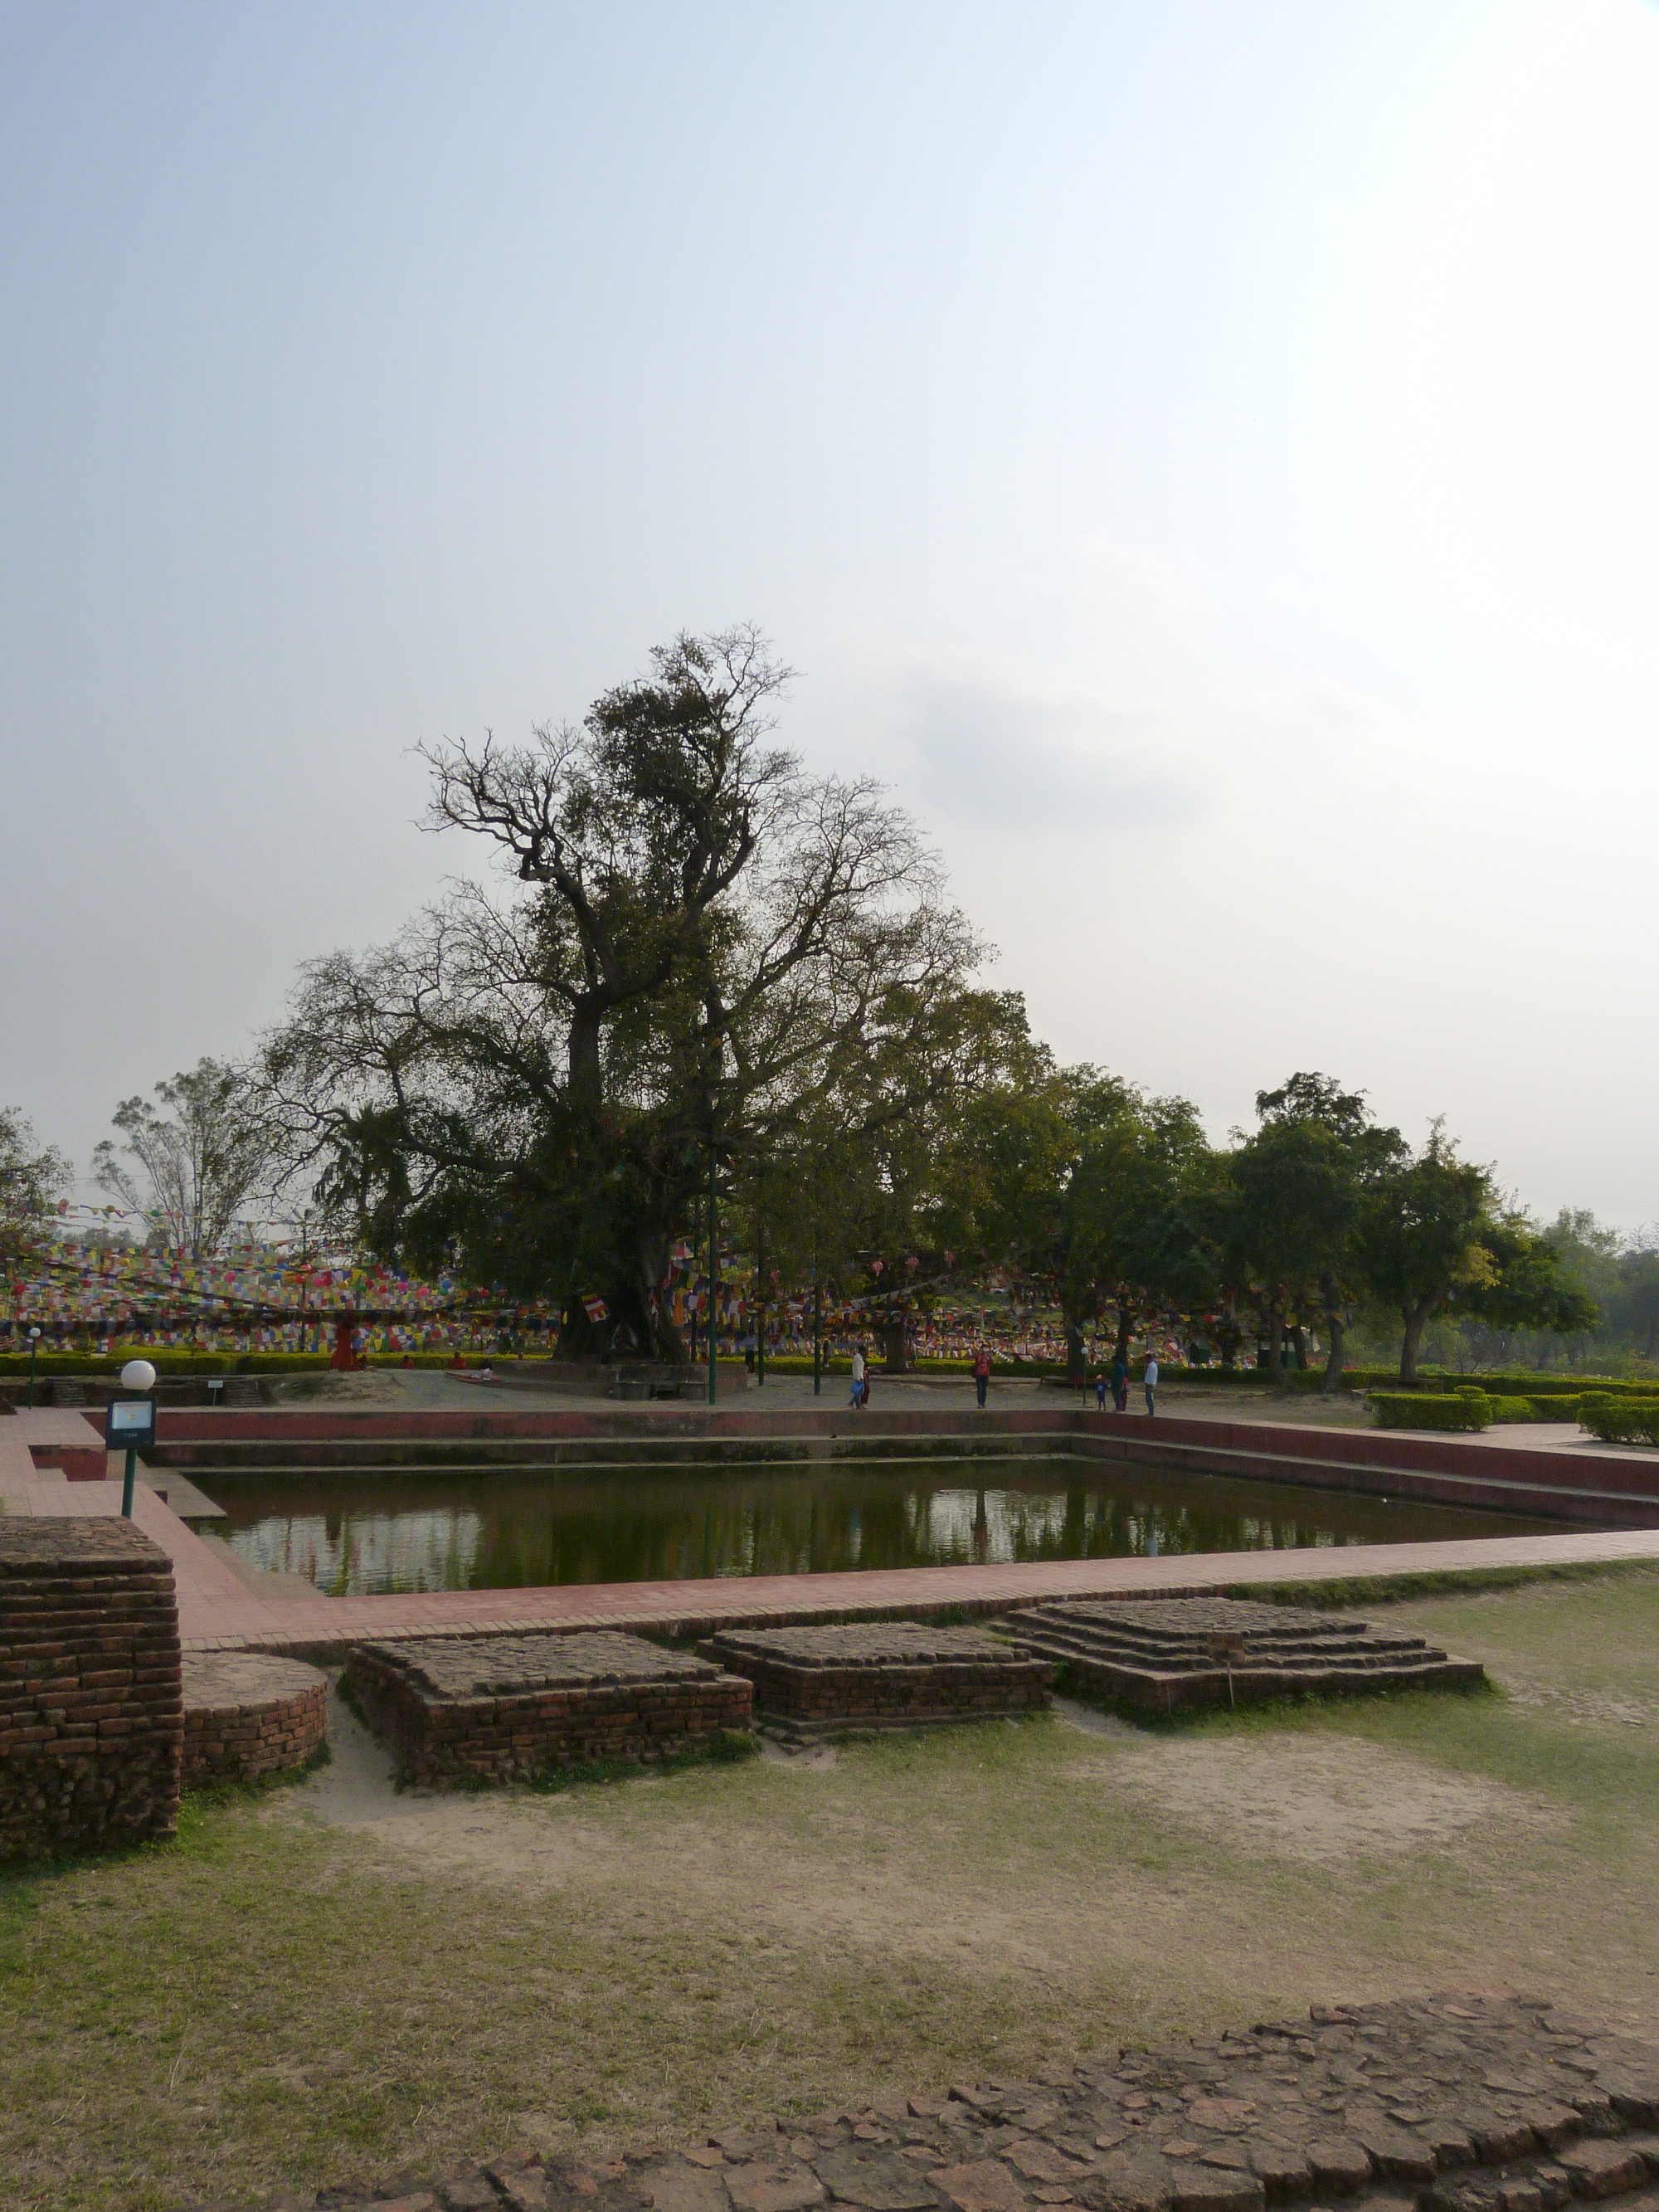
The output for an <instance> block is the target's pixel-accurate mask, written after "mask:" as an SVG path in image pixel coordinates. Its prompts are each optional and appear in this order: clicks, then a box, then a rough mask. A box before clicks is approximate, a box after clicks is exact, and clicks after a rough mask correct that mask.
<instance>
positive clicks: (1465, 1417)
mask: <svg viewBox="0 0 1659 2212" xmlns="http://www.w3.org/2000/svg"><path fill="white" fill-rule="evenodd" d="M1371 1403H1372V1405H1373V1406H1374V1407H1376V1425H1377V1426H1378V1428H1380V1429H1462V1430H1471V1429H1484V1428H1487V1427H1489V1426H1490V1425H1491V1424H1492V1419H1493V1411H1492V1400H1491V1399H1490V1398H1488V1397H1487V1395H1486V1392H1485V1391H1484V1390H1459V1391H1457V1392H1455V1394H1454V1393H1451V1392H1441V1391H1434V1392H1432V1393H1427V1392H1424V1391H1419V1390H1399V1391H1393V1390H1374V1391H1373V1392H1372V1393H1371Z"/></svg>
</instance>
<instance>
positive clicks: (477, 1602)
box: [0, 1431, 1659, 1657]
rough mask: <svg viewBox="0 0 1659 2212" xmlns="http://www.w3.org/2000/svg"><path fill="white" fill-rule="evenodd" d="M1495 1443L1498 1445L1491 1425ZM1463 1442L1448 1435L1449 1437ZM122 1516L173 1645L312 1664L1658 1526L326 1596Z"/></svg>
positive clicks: (17, 1504)
mask: <svg viewBox="0 0 1659 2212" xmlns="http://www.w3.org/2000/svg"><path fill="white" fill-rule="evenodd" d="M1510 1434H1511V1436H1512V1434H1513V1432H1510ZM1534 1434H1535V1432H1534ZM1498 1440H1507V1439H1504V1432H1503V1431H1499V1432H1498V1439H1494V1441H1498ZM1472 1441H1474V1439H1470V1438H1459V1439H1457V1442H1459V1443H1469V1442H1472ZM1532 1442H1533V1434H1528V1444H1530V1443H1532ZM21 1459H22V1455H21V1452H18V1451H13V1452H11V1453H9V1454H0V1507H3V1510H5V1511H7V1512H9V1513H30V1514H70V1515H76V1514H87V1513H91V1514H104V1513H118V1512H119V1511H120V1510H121V1486H120V1484H119V1482H118V1481H104V1482H70V1481H67V1480H64V1477H63V1476H62V1475H61V1474H58V1473H56V1472H55V1471H53V1470H52V1469H50V1468H43V1469H38V1470H37V1469H35V1468H28V1469H27V1470H25V1469H24V1468H23V1466H22V1464H21ZM112 1472H113V1465H112ZM163 1480H165V1478H163ZM133 1517H134V1519H135V1521H136V1522H137V1525H138V1526H139V1527H140V1528H142V1529H143V1531H144V1533H145V1534H147V1535H149V1536H152V1537H154V1538H155V1541H156V1542H158V1543H159V1544H161V1546H162V1547H163V1548H164V1549H165V1550H166V1551H167V1553H168V1554H169V1555H170V1556H171V1558H172V1559H173V1572H174V1576H175V1579H176V1582H177V1585H178V1590H179V1628H180V1631H181V1632H182V1635H183V1638H184V1640H185V1647H186V1649H189V1650H275V1651H283V1650H286V1651H295V1652H300V1653H309V1654H311V1655H313V1656H318V1657H341V1656H343V1654H344V1651H345V1650H346V1648H347V1646H348V1645H349V1644H354V1643H360V1642H362V1641H363V1640H365V1639H367V1638H387V1637H404V1636H422V1635H425V1636H431V1635H445V1634H448V1635H461V1636H477V1635H483V1634H490V1633H496V1632H507V1631H519V1632H522V1631H524V1630H526V1629H530V1630H535V1629H541V1630H550V1629H567V1628H590V1627H613V1628H614V1627H632V1628H645V1629H657V1630H673V1631H678V1632H681V1633H706V1632H712V1631H713V1630H714V1629H715V1628H716V1627H732V1626H782V1625H785V1624H787V1623H790V1622H794V1621H803V1620H814V1619H823V1618H826V1617H829V1618H836V1617H846V1616H848V1615H849V1614H859V1613H862V1614H866V1615H879V1614H886V1615H889V1616H891V1615H896V1614H902V1613H914V1612H915V1611H917V1610H921V1609H926V1608H943V1607H957V1606H960V1607H965V1608H967V1609H968V1610H969V1611H971V1612H974V1613H996V1612H1000V1611H1005V1610H1007V1609H1009V1608H1011V1607H1014V1606H1017V1605H1022V1604H1028V1603H1030V1602H1031V1601H1034V1600H1036V1599H1042V1598H1055V1597H1098V1596H1109V1595H1135V1594H1139V1595H1151V1594H1152V1593H1154V1592H1160V1593H1164V1594H1170V1593H1174V1592H1185V1591H1198V1590H1205V1589H1218V1588H1222V1587H1225V1586H1227V1585H1230V1584H1250V1583H1297V1582H1304V1583H1319V1582H1329V1581H1334V1580H1341V1579H1346V1578H1347V1577H1352V1576H1394V1575H1407V1574H1422V1573H1433V1572H1444V1571H1471V1570H1473V1571H1487V1572H1490V1571H1492V1570H1493V1569H1497V1568H1504V1567H1514V1566H1545V1565H1577V1564H1585V1563H1590V1562H1595V1561H1601V1560H1609V1561H1611V1560H1626V1559H1630V1560H1638V1559H1653V1560H1659V1528H1636V1529H1612V1530H1600V1529H1583V1530H1574V1531H1568V1532H1564V1533H1563V1534H1559V1535H1547V1536H1498V1537H1486V1538H1462V1539H1455V1540H1452V1541H1447V1542H1442V1543H1417V1544H1359V1545H1345V1546H1331V1547H1318V1548H1312V1549H1304V1550H1293V1551H1284V1552H1279V1551H1266V1552H1221V1553H1188V1554H1186V1555H1184V1556H1176V1557H1173V1558H1160V1559H1054V1560H1041V1561H1033V1562H1024V1563H1016V1564H1008V1565H985V1566H963V1567H908V1568H896V1569H882V1570H874V1571H869V1572H866V1573H856V1572H852V1573H837V1574H820V1575H766V1576H753V1577H719V1578H715V1579H712V1580H708V1581H684V1582H668V1583H571V1584H565V1585H562V1586H559V1587H556V1588H550V1589H518V1590H438V1591H431V1592H426V1593H419V1594H411V1595H392V1594H388V1595H378V1596H367V1597H347V1598H332V1597H327V1596H325V1595H323V1594H322V1593H321V1592H320V1591H318V1590H313V1589H297V1588H296V1587H295V1580H294V1578H293V1577H286V1576H285V1577H282V1578H281V1580H280V1585H278V1583H277V1580H276V1577H269V1578H259V1577H252V1578H250V1577H247V1576H246V1575H245V1574H243V1573H240V1572H239V1571H238V1570H237V1568H236V1567H235V1566H234V1565H232V1563H231V1561H230V1560H229V1559H228V1557H227V1556H226V1553H225V1552H224V1550H223V1548H222V1547H216V1546H212V1545H209V1544H205V1543H204V1542H203V1541H202V1540H201V1538H200V1537H199V1536H197V1534H195V1533H194V1532H193V1531H192V1530H191V1529H190V1528H186V1527H185V1523H184V1522H182V1521H181V1520H180V1519H179V1516H177V1515H176V1514H175V1513H173V1511H172V1510H170V1509H169V1508H168V1507H167V1505H166V1504H164V1503H163V1502H162V1500H161V1498H158V1497H157V1496H156V1495H155V1492H154V1490H152V1489H151V1488H150V1487H149V1485H148V1484H146V1483H143V1482H141V1483H140V1484H139V1486H138V1489H137V1494H136V1498H135V1505H134V1514H133ZM262 1583H264V1584H268V1585H269V1586H268V1587H265V1586H262Z"/></svg>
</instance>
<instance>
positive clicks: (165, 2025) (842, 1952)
mask: <svg viewBox="0 0 1659 2212" xmlns="http://www.w3.org/2000/svg"><path fill="white" fill-rule="evenodd" d="M1390 1618H1391V1619H1393V1620H1400V1621H1401V1622H1402V1623H1404V1622H1409V1623H1411V1624H1413V1625H1414V1626H1417V1627H1419V1628H1420V1629H1422V1630H1424V1631H1426V1632H1429V1633H1431V1634H1432V1635H1433V1636H1434V1637H1435V1638H1437V1640H1439V1641H1440V1642H1442V1643H1444V1644H1448V1645H1449V1646H1450V1647H1451V1648H1452V1649H1454V1650H1461V1651H1463V1652H1467V1653H1472V1654H1474V1656H1478V1657H1480V1658H1482V1659H1484V1660H1485V1661H1486V1663H1487V1665H1488V1667H1489V1668H1490V1669H1491V1671H1492V1674H1493V1676H1494V1677H1495V1679H1496V1680H1497V1682H1498V1690H1497V1691H1496V1692H1494V1693H1492V1694H1475V1695H1442V1696H1436V1695H1433V1694H1430V1693H1417V1694H1413V1695H1410V1696H1407V1697H1400V1698H1395V1699H1377V1700H1353V1701H1350V1702H1346V1703H1334V1704H1330V1705H1323V1706H1317V1707H1314V1706H1308V1707H1297V1708H1294V1709H1290V1710H1286V1711H1275V1712H1273V1713H1271V1714H1255V1715H1248V1716H1240V1717H1237V1719H1234V1718H1230V1717H1225V1716H1221V1717H1214V1718H1212V1719H1209V1720H1206V1721H1204V1722H1201V1723H1191V1724H1186V1725H1182V1726H1181V1727H1178V1728H1172V1729H1160V1730H1157V1731H1142V1730H1133V1729H1128V1728H1127V1727H1125V1726H1124V1725H1123V1724H1121V1723H1110V1722H1107V1723H1096V1725H1094V1726H1093V1727H1092V1728H1089V1729H1084V1728H1079V1727H1077V1726H1073V1725H1072V1724H1070V1723H1068V1722H1067V1721H1066V1720H1065V1719H1062V1718H1049V1719H1042V1720H1036V1721H1031V1722H1028V1723H1023V1724H1019V1725H1013V1724H1010V1723H995V1724H992V1725H988V1726H985V1727H980V1728H975V1729H963V1730H960V1731H944V1732H940V1733H939V1734H937V1735H931V1736H924V1737H908V1738H902V1739H896V1740H893V1741H887V1742H883V1743H876V1744H872V1745H860V1746H855V1747H850V1748H844V1749H842V1751H841V1752H840V1753H838V1754H837V1756H836V1759H835V1761H834V1763H833V1765H808V1764H805V1763H802V1764H794V1765H782V1764H778V1763H775V1762H772V1761H759V1760H757V1761H751V1762H750V1763H748V1764H747V1765H739V1766H720V1767H702V1768H696V1769H692V1770H689V1771H684V1772H682V1773H680V1774H678V1775H675V1776H673V1777H672V1778H668V1779H665V1780H645V1781H636V1782H627V1783H622V1784H611V1785H608V1786H603V1787H584V1788H579V1789H575V1790H570V1791H568V1792H565V1793H562V1794H561V1795H559V1796H532V1795H528V1794H521V1793H513V1794H512V1795H492V1796H457V1797H447V1798H417V1797H415V1796H405V1797H397V1796H393V1795H392V1793H391V1792H390V1790H387V1789H386V1788H385V1787H384V1786H383V1785H382V1784H380V1782H379V1780H378V1779H377V1778H376V1772H375V1770H374V1765H373V1762H372V1759H370V1757H369V1755H368V1753H367V1752H366V1751H365V1749H364V1747H362V1743H361V1742H360V1741H354V1740H353V1738H352V1731H351V1724H350V1723H349V1722H347V1721H345V1720H344V1718H343V1717H341V1719H340V1729H341V1737H342V1741H341V1748H340V1757H339V1758H338V1759H337V1761H336V1763H335V1765H333V1766H331V1767H330V1768H327V1769H325V1770H323V1771H322V1772H320V1773H319V1774H318V1775H317V1776H315V1777H313V1778H312V1779H311V1780H310V1781H308V1782H307V1783H306V1784H302V1785H299V1786H296V1787H294V1788H291V1789H288V1790H279V1791H273V1792H270V1793H267V1794H266V1795H264V1796H248V1797H244V1798H240V1799H237V1800H234V1801H233V1802H202V1801H187V1804H186V1811H185V1819H184V1821H183V1824H182V1827H181V1832H180V1836H179V1841H178V1843H177V1844H175V1845H169V1846H166V1847H157V1848H155V1849H151V1850H146V1851H143V1852H140V1853H137V1854H135V1855H133V1856H131V1857H126V1858H123V1859H119V1860H109V1861H103V1862H98V1863H83V1864H79V1865H76V1866H73V1867H69V1868H64V1869H54V1870H51V1871H48V1872H44V1873H37V1874H30V1875H21V1876H17V1875H14V1876H12V1877H10V1878H9V1879H8V1880H6V1881H4V1883H3V1885H0V2074H3V2080H4V2095H3V2098H0V2174H3V2175H4V2177H5V2178H6V2180H7V2184H8V2188H7V2192H6V2194H5V2199H4V2201H5V2203H7V2205H8V2206H29V2207H41V2208H45V2207H48V2206H50V2207H51V2208H52V2212H60V2208H70V2207H82V2206H84V2207H88V2208H90V2207H93V2206H97V2207H100V2208H102V2207H121V2208H127V2207H133V2208H137V2207H158V2208H169V2207H172V2206H174V2205H177V2204H180V2203H188V2202H190V2201H191V2200H192V2199H193V2198H198V2197H199V2198H202V2199H206V2200H210V2201H215V2202H217V2201H224V2202H228V2203H243V2202H247V2203H257V2202H259V2201H261V2200H262V2198H263V2197H264V2195H265V2194H266V2193H267V2192H269V2191H273V2190H276V2189H279V2188H282V2187H283V2186H289V2187H294V2188H301V2187H303V2188H305V2189H307V2190H309V2189H315V2188H318V2187H320V2186H322V2185H325V2184H329V2183H343V2182H353V2181H356V2182H364V2183H366V2182H368V2181H369V2180H372V2179H380V2178H382V2177H384V2176H386V2175H387V2174H389V2173H391V2172H394V2171H397V2170H399V2169H403V2168H416V2169H420V2170H423V2171H433V2170H436V2171H443V2170H446V2169H451V2168H454V2167H458V2166H462V2165H465V2163H467V2162H468V2161H469V2160H478V2159H481V2158H483V2157H485V2156H488V2155H489V2154H493V2153H495V2152H496V2151H499V2150H501V2149H502V2148H506V2147H507V2146H509V2145H514V2144H523V2143H529V2144H532V2145H535V2146H538V2147H544V2148H549V2149H555V2148H557V2149H565V2148H573V2147H577V2148H593V2149H596V2150H598V2149H601V2148H606V2147H610V2146H613V2145H615V2144H617V2143H621V2142H626V2143H629V2144H635V2143H639V2142H647V2141H651V2140H659V2141H665V2142H684V2141H688V2140H692V2139H694V2138H695V2136H696V2135H697V2134H698V2133H700V2132H702V2131H704V2130H707V2129H708V2128H709V2127H710V2126H720V2125H724V2124H730V2123H732V2122H741V2121H743V2120H745V2119H747V2118H751V2117H758V2116H762V2115H766V2114H771V2113H783V2112H811V2111H816V2110H818V2109H821V2108H822V2107H823V2106H826V2105H836V2104H846V2103H850V2102H853V2101H855V2100H865V2099H867V2098H868V2097H869V2096H871V2095H872V2094H874V2093H878V2092H879V2091H881V2090H883V2089H884V2088H891V2087H905V2088H908V2089H911V2090H921V2089H926V2088H938V2087H940V2086H942V2085H944V2084H945V2083H947V2082H949V2081H951V2080H952V2079H956V2078H960V2077H961V2076H962V2075H976V2074H981V2073H987V2072H988V2073H993V2074H996V2073H1008V2074H1012V2073H1021V2072H1025V2071H1028V2070H1031V2069H1038V2068H1040V2067H1041V2066H1042V2064H1043V2063H1045V2061H1046V2060H1047V2059H1048V2058H1049V2057H1062V2056H1064V2057H1068V2058H1069V2057H1070V2056H1071V2054H1073V2053H1074V2052H1075V2051H1079V2049H1083V2048H1087V2047H1091V2046H1094V2045H1103V2044H1108V2045H1109V2044H1115V2043H1116V2042H1118V2041H1121V2040H1132V2039H1147V2038H1152V2037H1156V2036H1159V2035H1163V2034H1165V2033H1170V2032H1172V2031H1174V2032H1179V2031H1181V2030H1183V2029H1186V2028H1192V2029H1194V2030H1196V2029H1197V2028H1199V2027H1214V2026H1218V2025H1220V2024H1224V2023H1225V2022H1228V2021H1245V2022H1248V2021H1253V2020H1258V2019H1264V2018H1267V2017H1270V2016H1272V2015H1275V2014H1278V2013H1281V2012H1283V2011H1285V2010H1287V2009H1291V2008H1298V2007H1304V2006H1305V2005H1307V2004H1308V2003H1309V2002H1313V2001H1316V2000H1327V1999H1333V1998H1334V1999H1343V1998H1353V1997H1371V1996H1390V1995H1399V1994H1404V1993H1407V1992H1409V1991H1411V1990H1421V1989H1425V1988H1436V1987H1440V1988H1443V1987H1449V1986H1453V1985H1457V1986H1462V1987H1469V1988H1484V1989H1504V1988H1519V1989H1522V1990H1529V1989H1536V1990H1540V1991H1541V1992H1543V1993H1547V1994H1550V1995H1553V1996H1557V1997H1559V1998H1560V1999H1562V2000H1563V2001H1569V2002H1575V2003H1577V2004H1579V2005H1581V2006H1582V2007H1583V2008H1585V2009H1587V2010H1590V2011H1594V2012H1595V2013H1597V2014H1599V2015H1602V2016H1604V2017H1607V2018H1609V2019H1615V2020H1619V2021H1626V2022H1628V2023H1631V2024H1633V2025H1636V2026H1637V2027H1640V2028H1642V2029H1644V2031H1646V2032H1649V2033H1659V1822H1656V1819H1655V1813H1654V1807H1655V1803H1656V1785H1659V1574H1655V1573H1653V1572H1650V1571H1641V1572H1624V1573H1620V1574H1610V1575H1606V1576H1602V1577H1596V1578H1595V1579H1586V1580H1582V1581H1573V1582H1560V1583H1537V1584H1530V1585H1526V1586H1523V1587H1521V1588H1518V1589H1506V1590H1504V1591H1500V1592H1494V1593H1488V1594H1485V1595H1455V1596H1449V1597H1437V1598H1435V1599H1432V1600H1424V1601H1413V1602H1412V1603H1410V1604H1408V1605H1402V1606H1400V1607H1395V1608H1390Z"/></svg>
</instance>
